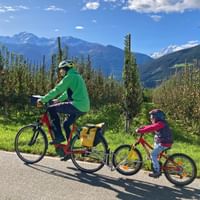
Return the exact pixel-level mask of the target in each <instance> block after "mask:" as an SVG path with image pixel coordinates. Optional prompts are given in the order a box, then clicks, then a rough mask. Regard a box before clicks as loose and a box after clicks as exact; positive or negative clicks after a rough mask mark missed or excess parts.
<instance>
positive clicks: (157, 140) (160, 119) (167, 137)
mask: <svg viewBox="0 0 200 200" xmlns="http://www.w3.org/2000/svg"><path fill="white" fill-rule="evenodd" d="M149 114H150V120H151V122H152V124H151V125H146V126H143V127H140V128H138V129H136V132H137V133H140V134H144V133H149V132H155V137H154V149H153V151H152V152H151V159H152V164H153V173H150V174H149V176H150V177H154V178H157V177H159V176H160V175H161V171H160V164H159V162H158V155H159V154H160V153H161V152H162V151H164V150H166V149H168V148H170V147H171V146H172V143H173V139H172V132H171V130H170V128H169V125H168V123H167V121H166V120H165V113H164V112H163V111H162V110H159V109H154V110H152V111H150V112H149Z"/></svg>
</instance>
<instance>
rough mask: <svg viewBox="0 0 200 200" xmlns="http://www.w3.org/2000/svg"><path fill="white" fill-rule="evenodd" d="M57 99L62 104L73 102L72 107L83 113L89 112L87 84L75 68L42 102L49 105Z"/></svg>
mask: <svg viewBox="0 0 200 200" xmlns="http://www.w3.org/2000/svg"><path fill="white" fill-rule="evenodd" d="M58 96H59V97H58ZM56 97H58V98H57V99H58V100H59V101H61V102H62V101H65V100H69V101H71V102H72V105H73V106H74V107H76V108H77V109H78V110H80V111H81V112H88V111H89V110H90V100H89V97H88V92H87V88H86V85H85V82H84V80H83V78H82V77H81V75H80V74H79V73H78V72H77V71H76V70H75V69H73V68H72V69H70V70H69V71H68V72H67V75H66V76H65V77H64V78H63V79H62V80H61V81H60V82H59V83H58V84H57V85H56V87H55V88H54V89H52V90H51V91H50V92H49V93H48V94H46V95H45V96H44V97H42V98H41V101H42V102H43V103H47V102H48V101H50V100H52V99H55V98H56Z"/></svg>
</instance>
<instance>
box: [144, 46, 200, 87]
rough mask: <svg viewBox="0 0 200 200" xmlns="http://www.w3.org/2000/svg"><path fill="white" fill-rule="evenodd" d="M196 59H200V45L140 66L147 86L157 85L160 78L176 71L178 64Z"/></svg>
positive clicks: (164, 77) (162, 78) (163, 78)
mask: <svg viewBox="0 0 200 200" xmlns="http://www.w3.org/2000/svg"><path fill="white" fill-rule="evenodd" d="M194 59H200V45H198V46H195V47H192V48H188V49H184V50H180V51H177V52H174V53H171V54H168V55H165V56H162V57H160V58H158V59H156V60H153V61H151V62H149V63H146V64H144V65H142V66H141V68H140V73H141V78H142V82H143V83H144V86H146V87H155V86H156V85H157V84H158V83H159V82H160V80H165V79H167V78H168V77H169V76H170V75H172V74H173V73H174V72H175V70H176V67H175V66H176V65H177V64H181V63H185V62H187V63H192V62H194Z"/></svg>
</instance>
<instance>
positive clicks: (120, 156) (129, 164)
mask: <svg viewBox="0 0 200 200" xmlns="http://www.w3.org/2000/svg"><path fill="white" fill-rule="evenodd" d="M112 162H113V165H114V167H115V169H116V170H117V171H118V172H119V173H120V174H123V175H127V176H131V175H134V174H136V173H137V172H138V171H139V170H140V169H141V168H142V155H141V153H140V152H139V150H138V149H132V148H131V145H128V144H125V145H121V146H119V147H118V148H117V149H116V150H115V151H114V153H113V158H112Z"/></svg>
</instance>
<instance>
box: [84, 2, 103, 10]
mask: <svg viewBox="0 0 200 200" xmlns="http://www.w3.org/2000/svg"><path fill="white" fill-rule="evenodd" d="M99 7H100V3H99V2H98V1H93V2H88V3H86V4H85V6H84V7H83V10H97V9H98V8H99Z"/></svg>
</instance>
